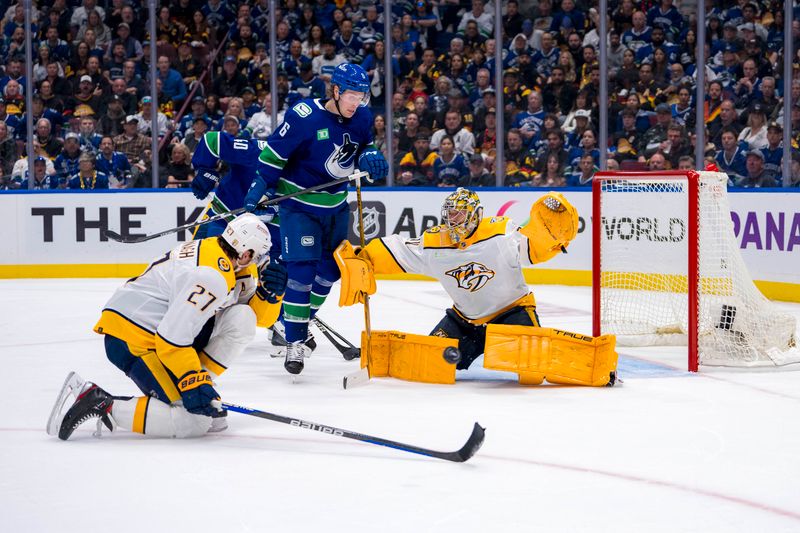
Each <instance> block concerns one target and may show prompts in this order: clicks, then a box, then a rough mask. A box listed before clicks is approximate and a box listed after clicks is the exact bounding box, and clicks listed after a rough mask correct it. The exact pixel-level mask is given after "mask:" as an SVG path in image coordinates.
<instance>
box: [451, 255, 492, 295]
mask: <svg viewBox="0 0 800 533" xmlns="http://www.w3.org/2000/svg"><path fill="white" fill-rule="evenodd" d="M445 274H447V275H448V276H451V277H452V278H454V279H455V280H456V281H457V282H458V288H459V289H466V290H468V291H469V292H475V291H479V290H481V289H482V288H483V286H484V285H486V283H488V281H489V280H490V279H492V278H493V277H494V271H493V270H490V269H489V268H487V267H486V265H482V264H481V263H476V262H475V261H472V262H470V263H467V264H466V265H461V266H458V267H456V268H454V269H452V270H448V271H447V272H445Z"/></svg>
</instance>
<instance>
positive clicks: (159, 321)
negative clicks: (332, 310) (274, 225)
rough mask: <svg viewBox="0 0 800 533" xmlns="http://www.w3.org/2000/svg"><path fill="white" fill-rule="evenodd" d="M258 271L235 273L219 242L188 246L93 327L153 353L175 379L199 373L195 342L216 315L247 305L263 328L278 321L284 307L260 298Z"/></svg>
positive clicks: (131, 287)
mask: <svg viewBox="0 0 800 533" xmlns="http://www.w3.org/2000/svg"><path fill="white" fill-rule="evenodd" d="M257 279H258V273H257V270H256V267H255V266H250V267H248V268H247V269H245V270H243V271H240V272H238V273H237V272H236V271H235V270H234V268H233V265H232V264H231V261H230V260H229V259H228V257H227V255H226V254H225V252H224V251H223V250H222V248H221V247H220V246H219V244H218V242H217V237H209V238H207V239H202V240H199V241H189V242H185V243H183V244H181V245H179V246H177V247H175V248H174V249H172V250H171V251H169V252H167V253H166V254H165V255H164V256H162V257H161V258H160V259H157V260H156V261H154V262H153V263H151V264H150V266H148V267H147V269H146V270H145V271H144V272H143V273H142V274H141V275H139V276H137V277H135V278H133V279H131V280H129V281H128V282H127V283H125V285H123V286H122V287H120V288H119V289H117V291H116V292H115V293H114V294H113V295H112V296H111V299H110V300H109V301H108V303H107V304H106V306H105V308H104V309H103V313H102V316H101V318H100V320H99V321H98V323H97V325H96V326H95V328H94V330H95V331H96V332H97V333H101V334H108V335H112V336H114V337H117V338H120V339H122V340H124V341H125V342H126V343H128V345H129V346H132V347H137V348H140V349H145V350H155V351H156V354H157V355H158V358H159V359H160V360H161V361H162V362H163V363H164V365H165V366H166V367H167V368H168V369H169V370H170V371H171V372H172V373H173V374H174V375H175V376H176V377H180V376H182V375H183V374H185V373H186V372H188V371H190V370H200V367H201V362H200V359H199V356H198V354H197V352H196V351H195V350H194V349H193V348H192V344H193V342H194V339H195V337H197V336H198V334H199V333H200V330H201V329H202V328H203V326H204V325H205V323H206V322H208V320H209V319H210V318H211V317H213V316H214V314H215V313H216V312H217V311H220V310H222V309H225V308H226V307H229V306H231V305H234V304H237V303H240V304H249V305H250V306H251V307H252V308H253V310H254V311H255V313H256V316H257V317H258V323H259V324H260V325H267V324H271V323H273V322H274V321H275V319H276V318H277V315H278V312H279V310H280V301H278V303H277V304H270V303H269V302H267V301H266V300H262V299H261V298H260V297H259V296H258V295H257V294H256V287H257Z"/></svg>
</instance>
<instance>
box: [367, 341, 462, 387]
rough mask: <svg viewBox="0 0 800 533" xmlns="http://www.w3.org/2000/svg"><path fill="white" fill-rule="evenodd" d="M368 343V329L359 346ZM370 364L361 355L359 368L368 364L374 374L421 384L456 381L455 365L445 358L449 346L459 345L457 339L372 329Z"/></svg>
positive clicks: (370, 371)
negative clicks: (444, 354)
mask: <svg viewBox="0 0 800 533" xmlns="http://www.w3.org/2000/svg"><path fill="white" fill-rule="evenodd" d="M366 345H367V332H366V331H364V332H362V333H361V346H366ZM369 346H370V352H369V365H367V358H366V357H362V358H361V367H362V368H363V367H365V366H369V374H370V376H373V377H393V378H397V379H404V380H406V381H418V382H421V383H441V384H446V385H450V384H453V383H455V382H456V365H454V364H451V363H448V362H447V361H445V360H444V357H443V353H444V350H445V348H447V347H448V346H453V347H458V339H447V338H443V337H429V336H426V335H414V334H413V333H403V332H402V331H373V332H372V334H371V341H370V344H369Z"/></svg>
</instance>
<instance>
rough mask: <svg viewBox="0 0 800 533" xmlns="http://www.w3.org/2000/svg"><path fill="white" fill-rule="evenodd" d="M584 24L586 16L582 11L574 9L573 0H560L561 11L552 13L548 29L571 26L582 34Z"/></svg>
mask: <svg viewBox="0 0 800 533" xmlns="http://www.w3.org/2000/svg"><path fill="white" fill-rule="evenodd" d="M585 25H586V17H584V16H583V13H582V12H581V11H579V10H577V9H575V2H574V0H562V2H561V11H560V12H558V13H556V14H555V15H553V22H552V23H551V24H550V31H556V32H557V31H560V30H561V28H573V29H575V30H578V31H579V32H581V34H583V30H584V27H585Z"/></svg>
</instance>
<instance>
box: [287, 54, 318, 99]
mask: <svg viewBox="0 0 800 533" xmlns="http://www.w3.org/2000/svg"><path fill="white" fill-rule="evenodd" d="M291 89H292V90H293V91H297V92H298V93H299V94H300V96H302V97H303V98H324V97H325V82H324V81H322V80H321V79H319V77H318V76H317V75H316V74H315V73H314V71H313V70H312V68H311V62H310V61H309V62H306V63H302V64H301V65H300V75H299V76H298V77H296V78H295V79H293V80H292V84H291Z"/></svg>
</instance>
